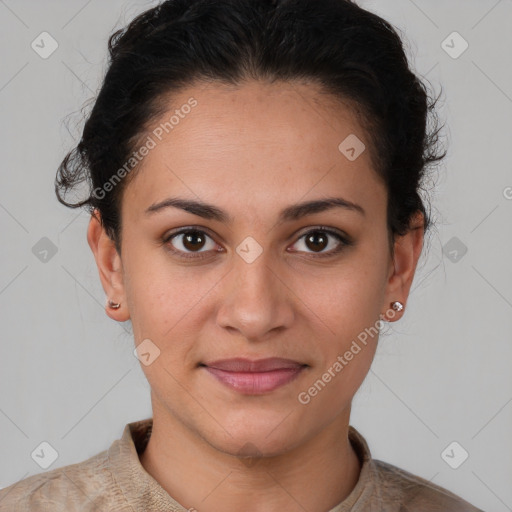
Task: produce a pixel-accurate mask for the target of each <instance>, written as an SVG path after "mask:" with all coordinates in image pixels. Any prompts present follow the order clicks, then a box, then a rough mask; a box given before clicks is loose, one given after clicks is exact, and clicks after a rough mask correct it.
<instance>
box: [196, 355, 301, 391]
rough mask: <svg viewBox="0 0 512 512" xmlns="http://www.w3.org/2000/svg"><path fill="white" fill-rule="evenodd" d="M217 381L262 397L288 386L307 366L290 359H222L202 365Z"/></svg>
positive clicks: (236, 389)
mask: <svg viewBox="0 0 512 512" xmlns="http://www.w3.org/2000/svg"><path fill="white" fill-rule="evenodd" d="M199 366H200V367H203V368H204V369H205V370H206V371H207V372H208V373H209V374H211V375H213V377H215V378H216V379H217V380H218V381H219V382H221V383H222V384H224V385H225V386H227V387H229V388H230V389H232V390H235V391H237V392H239V393H242V394H245V395H261V394H264V393H269V392H271V391H274V390H275V389H277V388H279V387H281V386H284V385H285V384H288V383H289V382H291V381H292V380H294V379H296V378H297V377H298V376H299V375H300V374H301V373H302V372H303V371H304V370H305V369H306V368H307V367H308V365H307V364H302V363H299V362H297V361H292V360H291V359H282V358H276V357H272V358H267V359H257V360H251V359H243V358H234V359H222V360H218V361H212V362H208V363H201V364H200V365H199Z"/></svg>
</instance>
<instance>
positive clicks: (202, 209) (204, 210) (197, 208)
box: [145, 197, 366, 224]
mask: <svg viewBox="0 0 512 512" xmlns="http://www.w3.org/2000/svg"><path fill="white" fill-rule="evenodd" d="M167 208H179V209H181V210H185V211H186V212H189V213H192V214H194V215H197V216H199V217H203V218H204V219H209V220H216V221H219V222H222V223H224V224H232V223H233V217H231V216H230V215H229V214H228V213H227V212H225V211H224V210H221V209H220V208H217V207H216V206H214V205H212V204H208V203H205V202H203V201H197V200H193V199H185V198H180V197H169V198H167V199H165V200H163V201H160V202H159V203H155V204H152V205H151V206H150V207H149V208H147V209H146V211H145V214H146V215H152V214H154V213H156V212H159V211H162V210H164V209H167ZM333 208H343V209H345V210H347V211H353V212H357V213H359V214H361V215H363V216H365V215H366V212H365V210H364V209H363V207H362V206H360V205H358V204H356V203H353V202H351V201H347V200H346V199H343V198H341V197H329V198H326V199H316V200H313V201H307V202H304V203H298V204H293V205H291V206H288V207H286V208H285V209H283V210H282V211H281V212H280V214H279V220H278V223H283V222H290V221H294V220H298V219H301V218H302V217H306V216H307V215H313V214H315V213H320V212H324V211H327V210H331V209H333Z"/></svg>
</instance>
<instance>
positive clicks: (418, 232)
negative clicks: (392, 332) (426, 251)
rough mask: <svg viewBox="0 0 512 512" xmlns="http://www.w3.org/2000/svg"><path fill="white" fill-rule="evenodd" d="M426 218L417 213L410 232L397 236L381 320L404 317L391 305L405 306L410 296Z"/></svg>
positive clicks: (410, 226)
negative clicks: (399, 303) (397, 303)
mask: <svg viewBox="0 0 512 512" xmlns="http://www.w3.org/2000/svg"><path fill="white" fill-rule="evenodd" d="M423 222H424V216H423V214H422V213H421V212H417V213H416V214H415V215H414V217H413V218H412V220H411V223H410V225H409V231H408V232H407V233H406V234H405V235H403V236H396V237H395V240H394V249H395V254H394V257H393V258H392V259H391V263H390V269H389V274H388V281H387V285H386V293H385V299H384V304H383V309H384V310H385V311H386V312H387V314H386V313H382V316H381V318H382V319H383V320H385V321H391V319H394V320H398V319H399V318H400V315H403V313H404V311H405V308H404V309H402V311H401V312H397V311H394V310H392V309H391V303H393V302H395V301H397V300H398V301H400V302H401V303H402V304H403V305H404V306H405V303H406V301H407V297H408V296H409V290H410V288H411V285H412V281H413V279H414V274H415V272H416V265H417V264H418V259H419V257H420V254H421V249H422V247H423V237H424V231H425V230H424V226H423Z"/></svg>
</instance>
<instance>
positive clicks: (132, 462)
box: [108, 418, 378, 512]
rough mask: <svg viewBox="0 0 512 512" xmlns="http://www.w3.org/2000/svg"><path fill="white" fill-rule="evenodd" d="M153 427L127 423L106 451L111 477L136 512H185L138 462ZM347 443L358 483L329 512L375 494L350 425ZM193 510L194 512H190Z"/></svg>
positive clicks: (368, 461)
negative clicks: (356, 466) (353, 454)
mask: <svg viewBox="0 0 512 512" xmlns="http://www.w3.org/2000/svg"><path fill="white" fill-rule="evenodd" d="M152 428H153V418H147V419H144V420H140V421H135V422H133V423H128V424H127V425H126V426H125V428H124V431H123V435H122V437H121V439H118V440H116V441H114V443H113V444H112V445H111V447H110V448H109V449H108V457H109V464H110V470H111V472H112V476H113V478H114V480H115V481H116V483H117V485H118V486H119V488H120V490H121V492H122V493H123V495H124V497H125V499H126V501H127V502H128V504H129V505H130V506H131V507H132V509H133V510H134V511H135V512H145V511H147V510H151V511H153V512H160V511H162V512H164V511H165V512H187V511H186V509H185V508H184V507H183V506H181V505H180V504H179V503H178V502H177V501H175V500H174V499H173V498H172V497H171V496H169V494H168V493H167V492H166V491H165V490H164V489H163V487H161V485H160V484H159V483H158V482H157V481H156V480H155V479H154V478H153V477H152V476H151V475H150V474H149V473H147V472H146V470H145V469H144V467H143V466H142V464H141V463H140V460H139V455H140V454H141V453H142V452H143V451H144V450H145V448H146V445H147V443H148V441H149V438H150V436H151V432H152ZM349 440H350V443H351V444H352V446H353V448H354V450H355V452H356V454H357V456H358V457H359V461H360V463H361V472H360V475H359V480H358V482H357V484H356V486H355V487H354V489H353V490H352V492H351V493H350V494H349V496H347V498H346V499H345V500H343V502H341V503H339V504H338V505H337V506H335V507H334V508H333V509H331V510H330V511H329V512H348V511H353V512H357V511H359V510H362V507H364V504H365V503H367V502H368V501H370V497H371V496H372V494H373V493H374V489H375V482H376V481H377V480H378V472H377V469H376V467H375V463H374V461H373V459H372V457H371V453H370V450H369V448H368V445H367V443H366V440H365V439H364V437H363V436H362V435H361V434H360V433H359V432H358V431H357V430H356V429H355V428H354V427H352V426H351V425H350V426H349ZM192 510H193V509H192Z"/></svg>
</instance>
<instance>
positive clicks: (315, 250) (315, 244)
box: [293, 228, 353, 257]
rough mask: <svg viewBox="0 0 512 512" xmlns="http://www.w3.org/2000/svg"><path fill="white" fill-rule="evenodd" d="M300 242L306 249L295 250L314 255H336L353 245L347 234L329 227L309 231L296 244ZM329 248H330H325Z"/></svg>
mask: <svg viewBox="0 0 512 512" xmlns="http://www.w3.org/2000/svg"><path fill="white" fill-rule="evenodd" d="M333 240H334V241H333ZM300 243H302V245H303V247H304V248H305V249H300V248H299V249H297V248H295V249H294V251H293V252H296V251H297V252H305V253H306V254H308V253H309V254H310V255H311V256H313V257H328V256H334V255H336V254H337V253H339V252H340V251H342V250H343V249H344V248H345V247H347V246H350V245H353V242H352V241H351V239H349V238H348V237H347V236H343V235H342V234H341V233H338V232H337V231H333V230H332V229H327V228H317V229H314V230H310V231H308V232H307V233H305V234H304V235H302V236H301V237H300V238H299V240H298V241H297V242H296V245H297V244H299V245H300ZM327 248H329V250H325V249H327Z"/></svg>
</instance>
